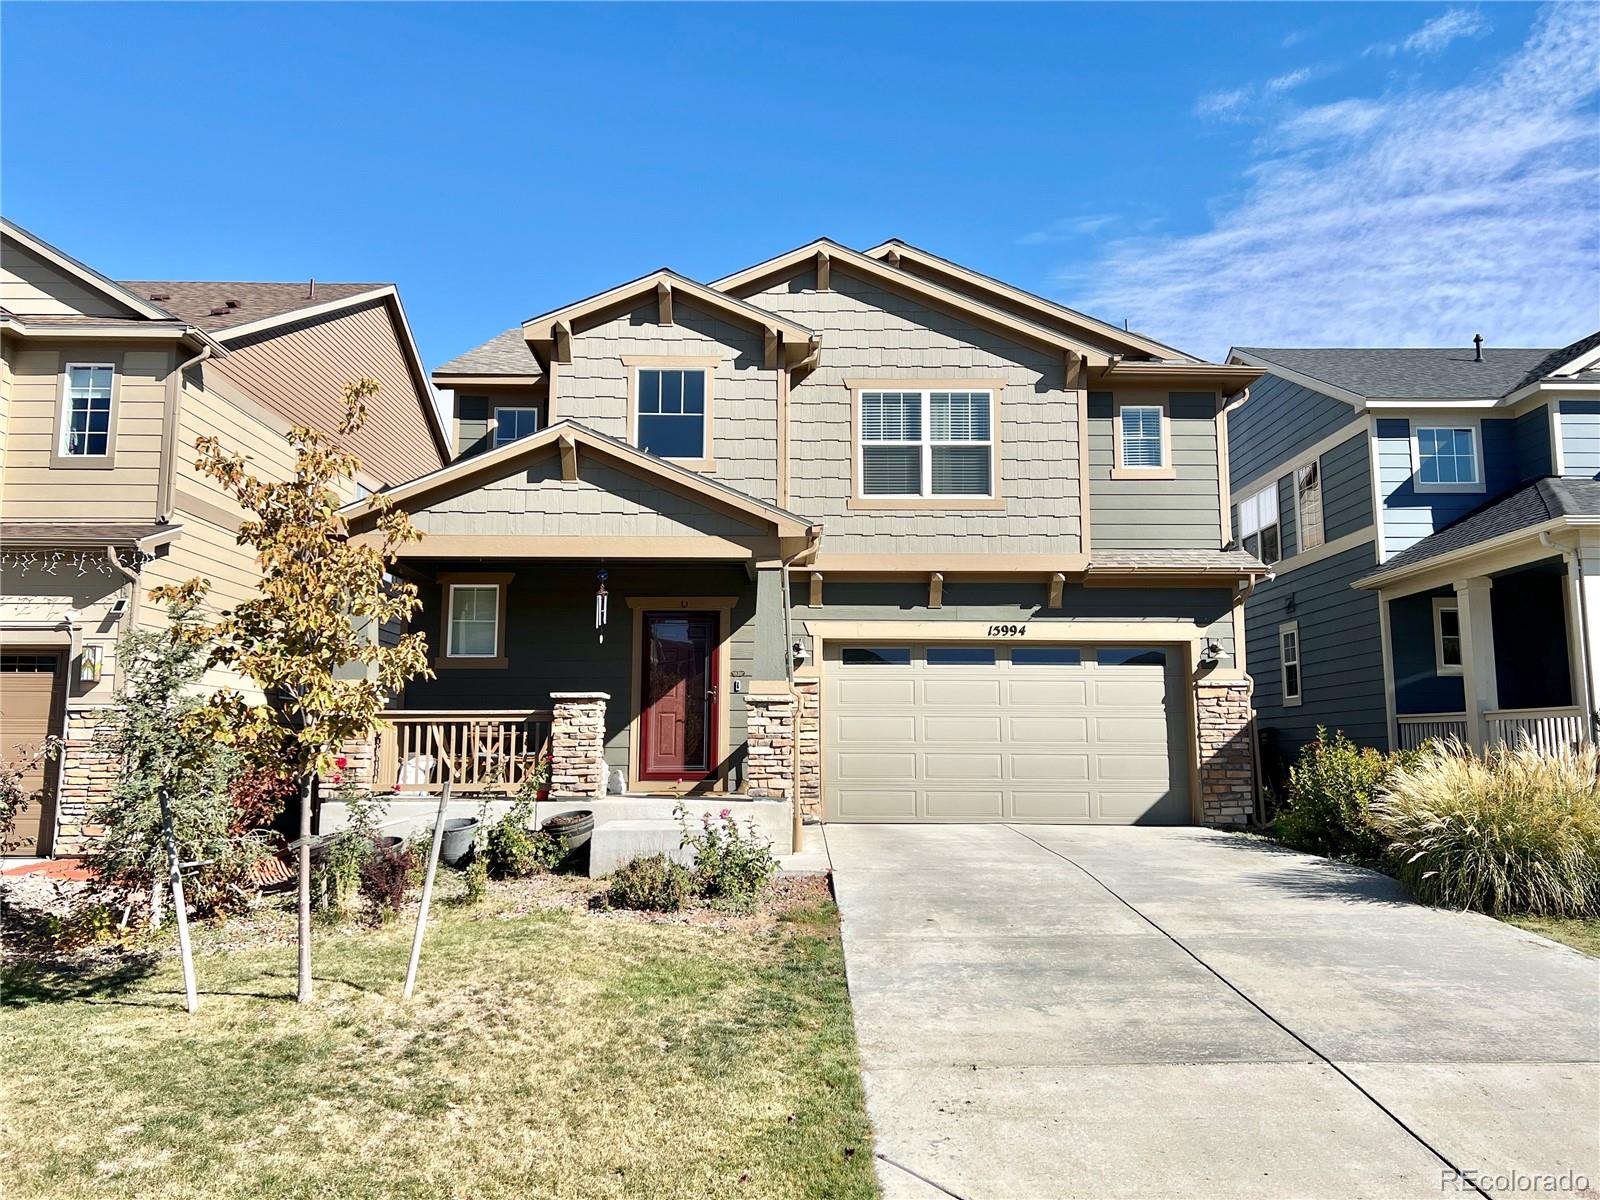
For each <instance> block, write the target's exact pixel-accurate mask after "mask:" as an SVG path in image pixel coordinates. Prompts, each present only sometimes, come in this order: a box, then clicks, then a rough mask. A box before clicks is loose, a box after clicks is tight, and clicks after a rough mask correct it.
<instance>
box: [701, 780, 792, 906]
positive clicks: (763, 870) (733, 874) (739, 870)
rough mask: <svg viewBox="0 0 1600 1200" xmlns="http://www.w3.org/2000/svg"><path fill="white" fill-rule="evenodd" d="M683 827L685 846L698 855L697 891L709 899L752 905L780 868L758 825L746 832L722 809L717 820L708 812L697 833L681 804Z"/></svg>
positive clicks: (749, 825) (731, 812) (752, 823)
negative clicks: (757, 827)
mask: <svg viewBox="0 0 1600 1200" xmlns="http://www.w3.org/2000/svg"><path fill="white" fill-rule="evenodd" d="M676 815H677V817H678V822H679V824H680V825H682V826H683V842H682V844H683V846H684V847H685V848H686V849H687V848H691V847H692V848H693V850H694V852H695V866H694V885H695V891H696V892H698V893H699V894H700V895H701V896H704V897H705V898H706V899H707V900H720V901H724V902H726V903H730V904H735V905H744V904H749V903H751V902H752V901H754V900H755V898H756V897H757V896H759V895H760V894H761V892H762V890H763V889H764V888H765V887H766V886H767V884H768V882H770V881H771V879H772V876H773V874H774V873H776V871H777V869H778V860H777V859H775V858H773V857H772V843H771V842H769V841H767V839H766V838H763V837H762V836H761V835H760V834H758V833H756V828H755V822H754V821H751V822H749V823H748V824H747V826H746V827H745V828H744V829H740V828H739V823H738V822H737V821H735V820H734V819H733V810H731V809H727V808H725V809H723V810H722V812H721V813H720V814H719V815H718V816H717V817H715V818H713V817H712V816H711V814H710V813H706V814H705V815H704V816H702V817H701V819H700V828H699V829H698V830H696V829H695V828H694V827H693V826H692V825H691V824H690V822H689V818H688V814H687V813H686V812H685V811H684V807H683V805H682V804H681V803H680V804H679V805H678V807H677V809H676Z"/></svg>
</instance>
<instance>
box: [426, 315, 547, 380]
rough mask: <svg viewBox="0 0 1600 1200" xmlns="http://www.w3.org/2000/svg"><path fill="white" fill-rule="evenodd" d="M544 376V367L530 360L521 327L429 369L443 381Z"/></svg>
mask: <svg viewBox="0 0 1600 1200" xmlns="http://www.w3.org/2000/svg"><path fill="white" fill-rule="evenodd" d="M542 374H544V368H542V367H541V366H540V365H539V360H538V359H537V358H535V357H534V354H533V351H532V350H531V349H530V348H529V346H528V339H527V338H526V337H524V336H523V333H522V326H520V325H517V326H514V327H513V328H511V329H508V330H506V331H505V332H504V333H497V334H495V336H494V337H492V338H490V339H489V340H488V341H487V342H484V343H483V345H481V346H475V347H473V348H472V349H471V350H468V351H467V352H466V353H465V354H458V355H456V357H454V358H452V359H451V360H450V361H449V362H447V363H445V364H444V365H443V366H438V367H435V368H434V369H433V377H434V379H435V380H443V379H447V378H460V377H462V376H470V375H507V376H525V377H529V378H532V377H536V376H539V375H542Z"/></svg>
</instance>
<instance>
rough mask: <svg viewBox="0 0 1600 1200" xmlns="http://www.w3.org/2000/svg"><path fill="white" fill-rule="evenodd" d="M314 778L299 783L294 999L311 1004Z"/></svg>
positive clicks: (306, 777) (310, 777) (313, 776)
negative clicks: (297, 936) (297, 964)
mask: <svg viewBox="0 0 1600 1200" xmlns="http://www.w3.org/2000/svg"><path fill="white" fill-rule="evenodd" d="M315 778H316V776H315V775H314V774H309V773H308V774H307V775H306V776H305V777H304V778H303V779H301V780H300V848H299V851H298V853H299V856H300V864H299V866H300V989H299V991H298V992H297V993H296V994H295V999H296V1000H297V1001H298V1002H299V1003H301V1004H308V1003H310V1001H311V789H312V787H313V786H314V780H315Z"/></svg>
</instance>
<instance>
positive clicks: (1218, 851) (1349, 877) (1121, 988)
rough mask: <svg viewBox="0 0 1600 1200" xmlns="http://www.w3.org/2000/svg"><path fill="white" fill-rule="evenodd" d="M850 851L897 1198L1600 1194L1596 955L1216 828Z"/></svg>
mask: <svg viewBox="0 0 1600 1200" xmlns="http://www.w3.org/2000/svg"><path fill="white" fill-rule="evenodd" d="M828 848H829V850H830V851H831V853H832V856H833V866H834V872H835V883H836V887H837V890H838V897H839V904H840V907H841V910H842V913H843V922H844V947H845V957H846V961H847V964H848V970H849V977H850V994H851V997H852V1001H853V1004H854V1006H855V1016H856V1030H857V1034H858V1037H859V1039H860V1043H861V1059H862V1064H863V1067H864V1070H865V1076H866V1086H867V1103H868V1111H869V1112H870V1114H871V1117H872V1120H873V1123H874V1125H875V1126H876V1128H877V1134H878V1153H879V1162H878V1170H879V1175H880V1178H881V1179H882V1181H883V1183H884V1189H885V1194H886V1195H887V1196H889V1197H916V1198H927V1197H942V1196H958V1197H964V1198H966V1200H989V1198H992V1197H1063V1196H1140V1197H1144V1196H1180V1195H1181V1196H1188V1197H1232V1196H1250V1197H1258V1196H1259V1197H1266V1196H1272V1197H1339V1198H1340V1200H1346V1198H1352V1197H1368V1196H1370V1197H1396V1196H1433V1197H1437V1196H1440V1195H1447V1196H1448V1195H1468V1196H1472V1195H1494V1196H1511V1195H1530V1194H1534V1195H1545V1196H1549V1195H1565V1196H1572V1195H1590V1196H1596V1195H1600V1063H1597V1060H1600V963H1597V962H1596V961H1595V960H1593V959H1589V958H1585V957H1584V956H1583V955H1580V954H1579V953H1577V952H1576V951H1574V950H1569V949H1567V948H1566V947H1563V946H1559V945H1556V944H1555V943H1553V942H1549V941H1547V940H1545V939H1543V938H1539V937H1536V936H1534V935H1532V934H1528V933H1524V932H1522V931H1520V930H1517V929H1514V928H1512V927H1510V926H1507V925H1502V924H1500V923H1499V922H1496V921H1493V920H1490V919H1489V918H1487V917H1482V916H1477V915H1475V914H1470V913H1447V912H1437V911H1434V910H1431V909H1427V908H1422V907H1419V906H1417V905H1414V904H1410V903H1408V902H1406V901H1405V899H1404V897H1403V895H1402V893H1401V892H1400V890H1399V889H1398V887H1397V886H1396V885H1395V884H1393V883H1392V882H1391V881H1390V880H1388V879H1386V878H1385V877H1383V876H1381V875H1377V874H1374V873H1372V872H1368V871H1361V870H1356V869H1353V868H1347V867H1341V866H1339V865H1336V864H1333V863H1330V862H1327V861H1326V860H1323V859H1318V858H1312V857H1308V856H1305V855H1300V854H1294V853H1290V852H1287V851H1283V850H1279V849H1276V848H1274V847H1272V846H1270V845H1268V844H1266V843H1263V842H1261V841H1258V840H1255V839H1250V838H1244V837H1239V836H1235V835H1230V834H1220V833H1211V832H1207V831H1205V830H1199V829H1111V828H1092V827H1084V826H1037V825H1030V826H1005V825H965V826H960V825H928V826H887V825H832V826H829V828H828ZM1452 1166H1453V1167H1455V1168H1458V1169H1459V1170H1460V1171H1461V1172H1463V1173H1468V1174H1472V1175H1474V1177H1476V1178H1477V1179H1478V1181H1479V1186H1480V1187H1481V1190H1479V1189H1478V1188H1474V1187H1473V1186H1471V1185H1469V1184H1466V1183H1462V1182H1457V1181H1453V1180H1452V1178H1451V1168H1452ZM1563 1173H1567V1178H1566V1179H1565V1180H1563V1179H1561V1178H1559V1177H1560V1176H1562V1175H1563ZM1573 1174H1576V1175H1579V1176H1583V1177H1586V1178H1585V1179H1583V1180H1575V1179H1573V1178H1572V1175H1573ZM1546 1175H1549V1176H1556V1177H1558V1178H1556V1179H1554V1180H1544V1179H1542V1178H1530V1177H1542V1176H1546ZM1584 1182H1586V1183H1587V1187H1588V1190H1586V1191H1584V1190H1578V1188H1577V1187H1575V1186H1574V1185H1575V1184H1580V1185H1581V1184H1582V1183H1584ZM1541 1185H1542V1189H1543V1190H1540V1187H1541ZM1563 1185H1564V1186H1565V1189H1566V1190H1564V1191H1563V1190H1561V1187H1562V1186H1563Z"/></svg>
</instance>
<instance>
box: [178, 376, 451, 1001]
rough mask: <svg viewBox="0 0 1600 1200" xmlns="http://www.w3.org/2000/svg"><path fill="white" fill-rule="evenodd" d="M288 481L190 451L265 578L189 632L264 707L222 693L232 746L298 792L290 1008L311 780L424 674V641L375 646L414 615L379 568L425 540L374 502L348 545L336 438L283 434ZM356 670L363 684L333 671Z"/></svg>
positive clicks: (240, 461)
mask: <svg viewBox="0 0 1600 1200" xmlns="http://www.w3.org/2000/svg"><path fill="white" fill-rule="evenodd" d="M377 392H378V384H377V382H376V381H375V380H371V379H363V380H361V381H360V382H358V383H353V384H350V385H348V386H346V388H345V390H344V402H345V415H344V418H343V420H342V421H341V422H340V424H339V435H340V436H347V435H349V434H352V433H354V432H356V431H357V430H358V429H360V428H361V426H362V425H363V424H364V423H365V422H366V417H367V403H368V401H370V400H371V399H372V398H373V397H374V396H375V395H377ZM289 442H290V445H291V446H292V447H293V448H294V452H295V466H294V473H293V475H291V476H290V477H289V478H288V479H286V480H284V481H282V482H269V481H263V480H261V479H259V478H257V477H256V476H255V475H254V474H252V473H251V470H250V467H249V464H248V462H247V461H246V460H245V459H244V458H242V457H240V456H239V455H237V454H231V453H228V452H227V451H225V450H224V449H223V447H222V445H221V444H220V442H218V440H217V439H216V438H214V437H202V438H200V439H199V440H198V441H196V442H195V449H196V450H197V451H198V453H199V458H198V460H197V461H196V463H195V468H196V470H198V471H200V472H201V474H203V475H207V476H209V477H211V478H212V479H215V480H216V481H217V482H219V483H220V484H222V486H223V487H224V488H226V489H227V491H228V492H229V493H230V494H232V496H233V498H234V499H235V500H236V501H238V503H239V505H240V506H241V507H242V508H244V509H245V510H246V511H247V512H249V513H251V514H253V517H252V519H250V520H247V521H245V522H244V523H243V524H242V525H241V526H240V527H239V533H238V541H239V544H240V545H250V546H254V547H255V550H256V558H257V561H258V563H259V564H260V568H261V584H260V589H261V593H260V595H259V596H258V597H256V598H254V599H251V600H247V601H245V602H244V603H243V604H240V605H239V606H238V607H236V608H235V609H233V610H232V611H231V612H229V613H226V614H224V615H223V616H222V617H221V618H220V619H219V620H218V621H217V622H216V623H215V624H213V625H211V626H208V627H206V628H205V629H204V630H203V631H199V635H200V636H202V637H203V638H204V639H205V640H207V641H210V642H211V643H212V644H213V649H212V651H211V661H212V662H213V663H215V664H217V665H220V666H225V667H228V668H230V669H231V670H234V671H237V672H239V673H240V674H243V675H246V676H248V677H249V678H251V679H252V680H254V681H255V683H256V685H257V686H258V687H259V688H260V689H261V691H262V693H263V695H264V699H263V700H262V701H259V702H257V701H254V700H251V699H248V698H246V697H244V696H242V695H241V694H239V693H238V692H237V691H231V690H230V691H224V692H220V693H218V695H217V696H216V697H215V698H214V700H213V708H214V710H215V711H216V712H217V713H218V715H219V717H220V718H221V719H222V723H223V726H224V727H225V728H226V729H227V730H228V731H229V736H230V737H231V738H233V739H234V740H236V741H237V742H238V743H239V744H240V745H241V746H242V747H243V748H245V749H246V751H247V752H248V753H249V755H250V757H251V758H253V759H254V760H255V761H258V762H261V761H270V756H271V755H272V754H274V753H276V754H279V755H280V756H282V758H284V759H285V760H286V762H285V767H286V768H287V771H288V773H290V774H291V775H292V776H293V777H294V778H296V779H298V780H299V781H300V841H299V877H300V878H299V883H300V897H299V908H300V922H299V924H300V930H299V939H300V972H299V974H300V980H299V990H298V999H299V1000H300V1001H301V1002H302V1003H304V1002H305V1001H308V1000H310V999H311V847H310V841H309V839H310V837H311V803H312V793H313V788H314V786H315V781H316V776H317V774H318V772H319V771H324V770H326V769H327V768H328V767H329V765H330V761H331V759H332V757H333V754H334V751H335V750H336V749H337V748H338V747H339V746H340V745H341V744H343V743H344V742H346V741H348V740H351V739H354V738H364V737H367V736H369V735H370V733H371V732H372V730H373V728H374V727H375V726H376V725H377V724H378V722H379V716H380V714H381V713H382V711H383V709H384V706H385V704H386V703H387V700H388V697H389V696H391V695H393V694H394V693H395V692H397V691H398V690H399V689H400V687H401V686H402V685H403V684H404V683H405V682H406V680H408V679H411V678H413V677H414V676H419V675H421V676H428V675H431V674H432V672H431V671H430V670H429V669H428V665H427V647H426V644H425V643H424V641H423V638H422V635H421V634H406V635H404V636H402V637H400V638H399V639H398V640H397V641H396V642H395V643H394V644H393V645H384V644H383V641H382V639H380V638H379V637H377V630H378V628H379V627H381V626H383V625H385V624H387V623H389V622H404V621H407V620H408V619H409V618H410V617H411V615H412V614H413V613H414V612H416V610H417V608H418V607H419V605H420V604H421V601H420V600H419V599H418V598H417V590H416V588H415V587H413V586H412V585H411V584H408V583H401V582H397V581H395V580H392V579H391V578H390V577H389V575H388V570H387V569H388V567H389V566H390V564H392V563H393V562H394V561H395V559H396V557H397V555H398V552H399V549H400V547H401V546H403V545H405V544H406V543H408V542H412V541H416V540H417V539H419V538H420V537H421V536H422V535H421V534H420V533H418V531H417V529H416V527H415V526H413V525H412V524H411V521H410V519H409V518H407V516H406V515H405V514H404V513H403V512H400V511H398V510H396V509H393V508H391V507H390V506H389V504H388V502H387V501H386V500H385V499H384V498H383V496H382V494H381V493H380V494H378V495H376V496H374V497H373V504H374V506H375V507H376V509H377V512H378V519H377V523H376V527H375V529H374V533H373V536H372V537H371V538H370V539H369V538H362V539H352V538H351V537H350V532H349V528H348V526H347V525H346V523H345V519H344V517H343V516H342V515H341V514H340V512H339V508H340V505H341V503H343V497H341V495H340V494H339V485H341V484H349V483H351V482H352V481H353V480H354V479H355V477H356V473H357V471H359V470H360V469H361V460H360V459H359V458H357V457H356V456H355V455H354V454H351V453H350V452H349V451H347V450H344V449H342V448H341V447H340V446H339V445H338V443H337V441H336V440H335V439H334V438H331V437H329V436H328V435H326V434H323V433H319V432H318V431H316V430H313V429H309V428H306V427H304V426H296V427H295V428H294V429H293V430H292V431H291V432H290V434H289ZM206 588H207V584H206V583H205V582H204V581H202V580H191V581H190V582H189V583H186V584H182V585H179V586H177V587H169V588H159V589H157V590H156V592H155V593H154V594H155V595H156V596H157V597H158V598H161V599H168V600H173V599H183V598H185V597H192V596H198V595H201V594H203V593H204V591H205V590H206ZM352 664H359V665H360V666H361V667H362V668H363V671H362V673H361V676H360V677H359V678H352V677H349V674H353V673H347V674H346V675H345V676H344V677H342V676H341V672H342V671H343V670H344V669H345V668H348V667H350V666H351V665H352Z"/></svg>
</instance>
